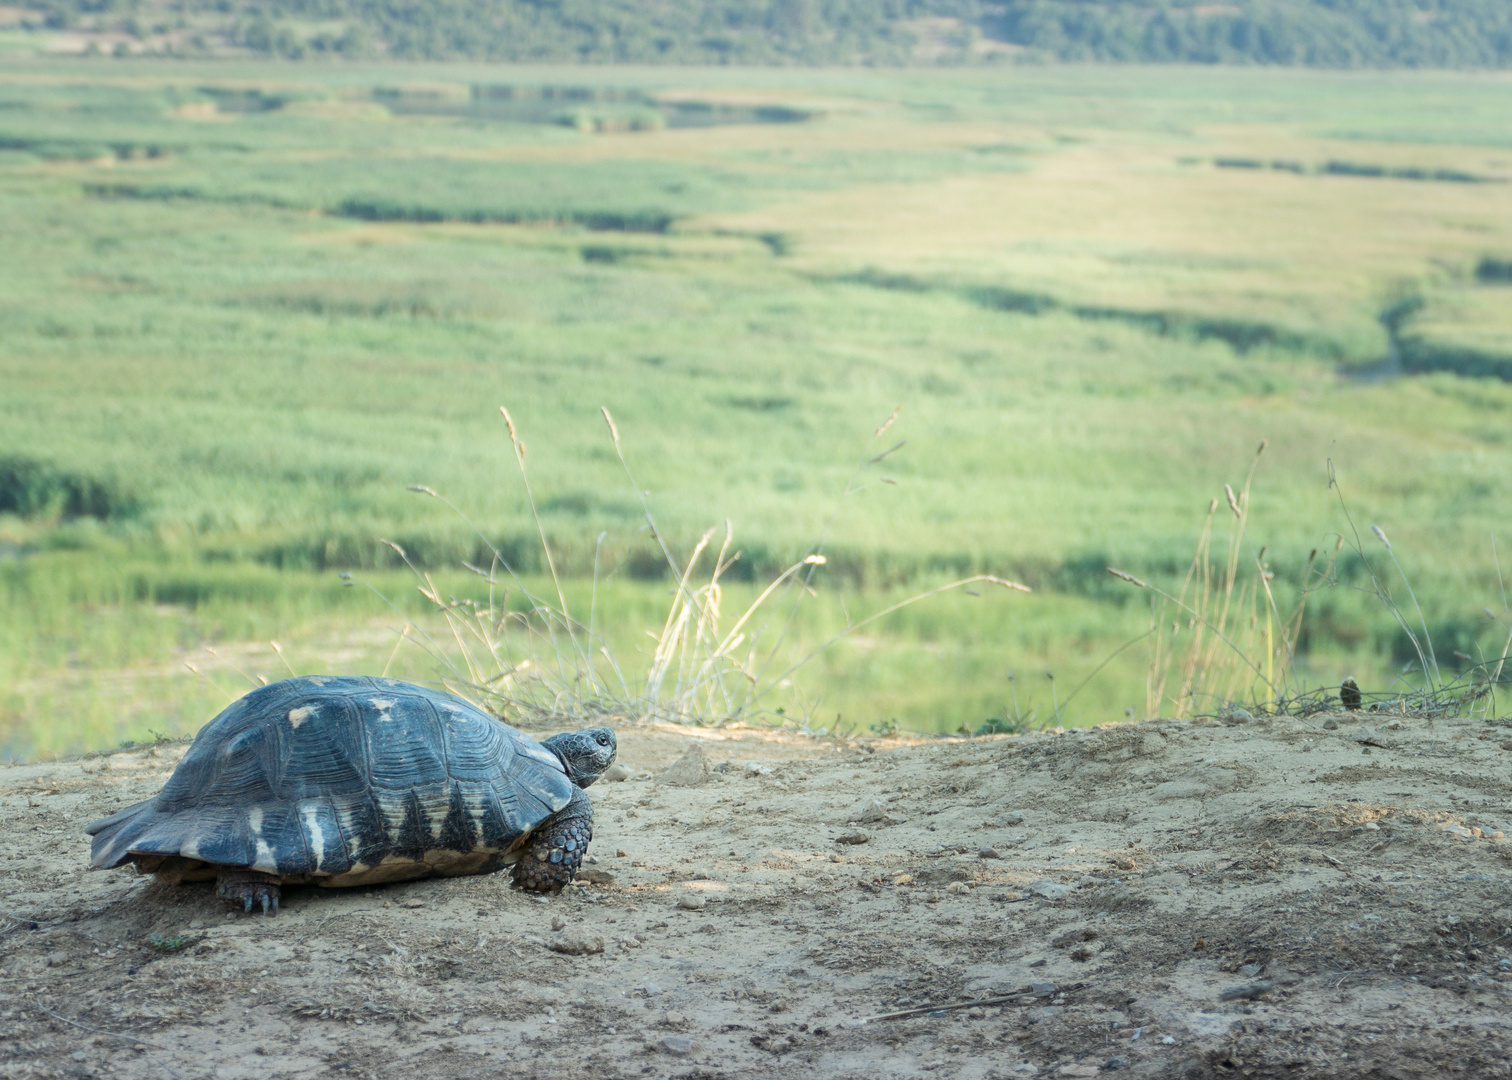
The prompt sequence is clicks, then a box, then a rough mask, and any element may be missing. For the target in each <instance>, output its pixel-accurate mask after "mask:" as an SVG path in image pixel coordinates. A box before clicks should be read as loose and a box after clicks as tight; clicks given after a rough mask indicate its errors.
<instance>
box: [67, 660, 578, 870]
mask: <svg viewBox="0 0 1512 1080" xmlns="http://www.w3.org/2000/svg"><path fill="white" fill-rule="evenodd" d="M575 790H576V788H575V786H574V784H573V782H572V780H571V779H570V778H569V777H568V775H567V771H566V769H565V767H564V766H563V764H562V761H561V760H560V759H559V758H558V757H557V756H556V755H555V754H554V753H552V751H551V750H549V749H547V748H546V747H544V746H542V745H541V744H540V743H538V742H536V741H535V740H534V739H531V738H529V737H527V736H525V735H524V734H522V733H520V732H519V731H517V730H515V729H514V728H512V727H510V726H509V725H508V724H505V723H503V722H501V721H499V720H495V719H494V718H493V717H491V716H489V715H487V714H486V713H483V712H481V711H480V710H479V709H477V708H476V707H474V706H473V705H470V704H469V703H467V702H466V701H463V700H461V699H460V698H456V697H452V696H451V695H449V694H443V693H437V692H436V691H433V690H427V689H425V688H423V687H419V686H412V685H410V684H407V683H401V682H395V681H393V680H391V679H370V678H323V677H308V678H299V679H286V680H284V681H283V682H278V683H273V684H272V685H270V686H265V687H262V688H261V689H258V690H254V691H253V692H252V693H250V694H248V695H247V696H246V697H244V698H242V699H241V700H240V701H237V702H235V703H234V704H232V705H231V706H230V707H229V708H227V709H226V710H225V711H224V712H222V713H221V714H220V715H219V716H217V717H216V718H215V719H214V720H211V721H210V723H208V724H206V725H205V727H204V728H202V729H201V730H200V733H199V734H198V735H197V736H196V737H195V740H194V743H193V745H191V746H190V747H189V751H188V752H187V753H186V754H185V755H184V757H183V759H182V760H181V761H180V762H179V764H178V767H177V768H176V769H174V770H173V775H172V776H171V777H169V779H168V782H167V783H166V784H165V785H164V786H163V790H162V791H160V792H159V793H158V794H157V795H156V796H154V797H153V798H151V799H148V800H147V801H146V802H142V803H137V804H136V805H135V806H132V807H129V808H127V809H125V810H122V811H121V812H120V813H118V814H115V815H113V816H112V817H108V818H105V819H103V820H101V821H96V822H94V823H93V824H91V825H89V826H88V828H87V830H86V831H87V832H88V833H89V834H90V835H91V836H93V837H94V840H93V843H92V845H91V850H90V862H91V863H92V864H93V865H94V866H96V867H100V868H103V869H110V868H114V867H117V866H120V865H122V864H123V863H125V862H128V861H132V862H135V863H136V864H137V865H138V868H139V869H140V870H141V871H142V872H144V873H150V872H154V871H155V872H158V873H159V874H162V875H164V876H169V877H172V878H174V879H177V880H193V879H196V878H205V877H214V876H215V874H216V872H217V871H218V870H219V869H220V868H224V867H231V868H243V869H248V870H257V871H260V872H262V873H266V874H278V875H280V876H281V877H282V878H283V879H284V881H285V883H297V882H305V881H308V882H312V883H315V884H319V885H331V886H344V885H366V884H371V883H374V882H380V881H396V880H402V879H405V878H416V877H428V876H431V875H442V876H454V875H460V874H477V873H488V872H490V871H493V870H497V869H499V868H501V867H503V866H505V865H508V864H509V863H511V862H514V861H515V859H516V858H517V857H518V854H519V851H520V849H521V847H522V846H523V842H524V841H525V839H526V838H528V837H529V836H530V834H531V831H532V830H534V829H535V828H536V827H537V826H539V825H540V824H541V823H542V822H543V821H545V820H546V819H547V818H548V817H550V816H551V815H552V814H554V813H556V812H557V811H559V810H561V809H562V808H563V807H565V806H566V805H567V803H568V801H569V800H571V798H572V795H573V792H574V791H575Z"/></svg>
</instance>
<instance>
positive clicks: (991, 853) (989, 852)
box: [977, 847, 1003, 859]
mask: <svg viewBox="0 0 1512 1080" xmlns="http://www.w3.org/2000/svg"><path fill="white" fill-rule="evenodd" d="M1002 857H1003V856H1002V855H1000V854H998V849H997V848H992V847H984V848H982V849H981V850H980V851H978V852H977V858H979V859H1001V858H1002Z"/></svg>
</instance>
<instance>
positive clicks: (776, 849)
mask: <svg viewBox="0 0 1512 1080" xmlns="http://www.w3.org/2000/svg"><path fill="white" fill-rule="evenodd" d="M540 734H544V733H540ZM620 737H621V743H620V746H621V757H620V760H621V761H622V762H623V763H624V764H625V765H627V766H628V767H629V769H630V770H631V775H630V777H629V778H628V779H626V780H623V781H621V782H615V783H608V782H606V783H600V784H599V785H596V786H595V787H594V788H593V789H592V790H591V792H590V794H591V795H592V796H593V800H594V804H595V807H596V813H597V823H596V835H595V839H594V844H593V848H592V849H591V850H592V854H593V856H594V858H595V860H596V861H595V862H594V863H593V864H592V865H591V866H589V867H588V868H587V869H588V870H589V871H590V872H589V873H588V874H587V875H586V876H587V877H588V878H589V879H590V880H588V881H585V882H583V883H581V884H580V885H579V886H577V887H574V888H572V889H569V890H568V891H567V892H566V893H564V894H563V895H561V896H558V897H554V898H550V899H538V898H533V897H530V896H527V895H523V894H521V893H519V892H518V891H514V890H512V889H511V888H510V887H509V882H508V878H507V875H495V876H490V877H475V878H464V879H451V880H437V881H422V882H413V883H407V884H400V885H393V886H387V887H381V888H375V889H371V890H363V889H355V890H321V889H317V888H295V889H290V890H287V891H286V893H285V902H284V908H283V911H282V912H281V913H280V914H278V915H277V916H276V917H272V918H269V917H265V916H263V915H260V914H258V915H241V914H239V913H231V912H228V911H227V910H226V909H225V908H224V907H223V906H222V905H221V904H219V903H218V902H217V901H216V900H215V898H214V895H213V891H212V887H211V886H210V885H209V884H204V885H184V886H166V885H163V884H160V883H158V882H156V881H155V880H153V879H149V878H140V877H136V876H134V875H133V873H132V872H131V871H130V870H129V869H127V870H122V871H115V872H109V873H106V872H91V871H88V870H87V869H86V862H87V852H88V844H87V843H86V838H85V836H84V833H83V827H84V825H85V824H86V823H87V822H89V821H90V820H91V819H93V818H96V817H100V816H103V815H105V814H108V813H111V812H113V811H115V810H117V809H119V808H120V807H121V806H122V805H124V804H128V803H131V802H134V801H136V800H139V799H142V798H146V797H148V796H150V795H151V794H152V793H153V792H154V791H155V790H156V789H157V787H158V786H159V785H160V784H161V783H162V782H163V780H164V778H165V777H166V776H167V774H168V772H169V771H170V770H171V769H172V767H173V765H174V763H175V761H176V760H177V759H178V756H179V755H180V754H181V753H182V751H183V747H182V745H179V744H162V745H159V746H156V747H151V748H144V749H136V750H131V751H126V752H121V753H117V754H113V755H109V756H102V757H93V758H86V759H82V760H76V761H67V762H58V763H48V764H36V765H21V766H14V767H11V768H9V769H7V770H4V771H0V822H3V828H0V868H3V873H0V916H3V921H0V1076H4V1077H29V1076H38V1077H77V1078H85V1077H102V1078H103V1077H112V1078H113V1077H120V1078H123V1080H124V1078H158V1077H174V1078H183V1080H191V1078H193V1080H201V1078H204V1080H209V1078H215V1080H265V1078H273V1077H298V1078H306V1077H309V1078H313V1077H352V1078H357V1077H368V1078H384V1080H388V1078H406V1080H408V1078H415V1077H425V1078H431V1077H435V1078H441V1080H462V1078H466V1077H473V1078H478V1080H482V1078H493V1077H564V1076H582V1077H588V1078H594V1080H599V1078H604V1080H607V1078H619V1077H624V1078H646V1080H654V1078H660V1077H668V1078H672V1077H679V1078H695V1077H697V1078H705V1080H712V1078H715V1077H726V1078H729V1080H737V1078H756V1077H775V1076H782V1077H809V1076H812V1077H857V1078H860V1077H866V1078H873V1077H963V1078H983V1080H986V1078H997V1080H1006V1078H1015V1077H1090V1076H1103V1075H1106V1076H1108V1077H1113V1078H1118V1077H1130V1078H1134V1077H1167V1076H1172V1077H1194V1078H1195V1077H1287V1078H1309V1077H1319V1078H1322V1077H1328V1078H1350V1077H1381V1078H1388V1080H1400V1078H1404V1077H1438V1076H1465V1077H1507V1076H1512V1066H1509V1064H1508V1062H1509V1059H1512V952H1509V946H1512V842H1509V841H1508V840H1506V839H1505V838H1503V836H1502V833H1503V832H1504V831H1505V832H1512V821H1509V817H1512V810H1509V803H1508V800H1509V797H1512V782H1509V781H1512V727H1507V726H1503V725H1500V724H1497V723H1496V722H1491V721H1485V720H1438V721H1429V720H1426V719H1417V718H1410V717H1395V718H1393V717H1387V716H1380V715H1374V714H1372V715H1369V716H1363V715H1341V716H1338V717H1314V718H1312V719H1311V720H1308V721H1301V720H1295V719H1276V720H1269V721H1266V720H1258V721H1253V722H1249V723H1245V724H1235V725H1230V724H1221V723H1217V722H1203V721H1197V722H1193V723H1177V722H1161V721H1154V722H1146V723H1142V724H1137V725H1109V726H1104V727H1099V728H1094V729H1088V730H1081V731H1069V732H1065V733H1044V734H1037V735H1030V736H1018V737H1001V738H989V739H970V740H967V739H959V740H931V741H913V742H901V741H896V740H891V741H879V742H875V743H871V744H840V745H837V744H836V743H835V742H833V741H812V740H805V739H801V738H797V737H793V736H783V735H780V734H776V733H772V732H763V731H756V730H741V729H684V728H674V727H670V726H635V725H626V726H624V727H623V728H621V730H620Z"/></svg>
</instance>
